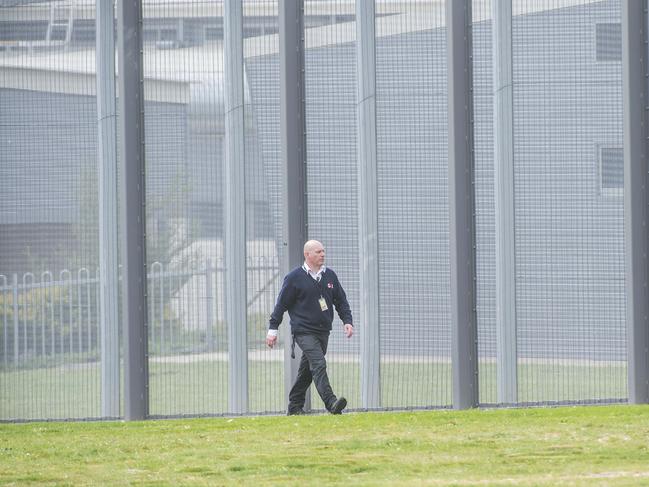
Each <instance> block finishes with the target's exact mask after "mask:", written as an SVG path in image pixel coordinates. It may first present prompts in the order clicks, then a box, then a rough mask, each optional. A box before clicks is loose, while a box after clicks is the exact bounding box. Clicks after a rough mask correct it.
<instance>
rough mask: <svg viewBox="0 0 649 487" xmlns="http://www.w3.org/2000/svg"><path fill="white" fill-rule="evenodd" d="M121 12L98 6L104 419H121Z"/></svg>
mask: <svg viewBox="0 0 649 487" xmlns="http://www.w3.org/2000/svg"><path fill="white" fill-rule="evenodd" d="M114 25H115V10H114V7H113V1H112V0H98V1H97V2H96V52H97V54H96V63H97V125H98V126H97V131H98V134H97V150H98V159H99V184H98V187H99V270H98V272H97V277H98V278H99V284H98V289H99V293H98V295H99V337H98V338H99V342H100V347H101V349H100V350H101V352H100V357H101V415H102V416H103V417H117V416H119V415H120V414H119V407H120V406H119V403H120V357H119V355H120V352H119V306H118V299H119V264H118V256H117V247H118V242H117V238H118V237H117V236H118V231H117V229H118V225H117V134H116V130H117V129H116V119H117V107H116V103H117V101H116V96H117V92H116V83H115V33H114Z"/></svg>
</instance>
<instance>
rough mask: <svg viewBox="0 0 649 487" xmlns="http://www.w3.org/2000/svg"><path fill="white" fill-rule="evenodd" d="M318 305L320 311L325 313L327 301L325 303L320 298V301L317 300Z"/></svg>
mask: <svg viewBox="0 0 649 487" xmlns="http://www.w3.org/2000/svg"><path fill="white" fill-rule="evenodd" d="M318 303H320V309H321V310H322V311H327V310H328V309H329V307H328V306H327V301H325V298H323V297H322V296H320V299H318Z"/></svg>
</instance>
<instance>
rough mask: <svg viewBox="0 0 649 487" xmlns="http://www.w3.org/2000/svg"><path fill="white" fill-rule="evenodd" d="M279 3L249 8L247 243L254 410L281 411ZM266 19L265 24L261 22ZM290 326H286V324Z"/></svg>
mask: <svg viewBox="0 0 649 487" xmlns="http://www.w3.org/2000/svg"><path fill="white" fill-rule="evenodd" d="M245 5H246V4H245V3H244V6H245ZM278 5H279V2H278V1H277V0H263V1H256V2H251V5H250V6H249V7H248V8H246V9H245V10H244V27H246V26H248V25H249V26H250V30H249V31H247V32H245V41H244V42H245V44H244V53H245V74H246V83H247V87H248V98H247V99H246V109H245V110H246V111H245V114H246V192H247V194H248V205H247V210H246V221H247V229H246V234H247V240H248V273H247V278H248V285H247V287H248V294H247V298H246V301H247V303H246V304H247V307H248V360H249V365H248V367H249V381H250V383H249V394H250V409H251V411H255V412H278V411H283V410H284V409H285V408H286V404H285V401H284V366H283V362H284V351H283V346H284V345H286V344H283V343H280V344H279V346H277V347H275V348H274V349H272V350H271V349H269V348H268V347H266V345H265V338H266V330H267V328H268V318H269V317H270V314H271V312H272V311H273V307H274V305H275V298H276V297H277V294H278V292H279V288H280V286H281V283H282V277H283V276H281V275H280V266H279V258H280V250H281V248H282V247H281V242H282V218H281V201H282V200H281V198H282V184H281V170H280V168H281V149H280V146H279V140H280V137H279V131H280V125H279V118H280V116H279V113H280V104H279V32H278V31H279V17H278ZM260 19H263V22H262V21H260ZM284 325H285V326H286V325H287V323H285V324H284Z"/></svg>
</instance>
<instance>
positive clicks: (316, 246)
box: [304, 240, 325, 272]
mask: <svg viewBox="0 0 649 487" xmlns="http://www.w3.org/2000/svg"><path fill="white" fill-rule="evenodd" d="M304 260H305V261H306V264H307V265H308V266H309V267H310V268H311V270H312V271H316V272H317V271H318V269H320V267H322V266H323V265H324V260H325V250H324V247H323V246H322V244H321V243H320V242H318V241H317V240H309V241H308V242H307V243H305V244H304Z"/></svg>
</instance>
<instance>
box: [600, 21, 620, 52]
mask: <svg viewBox="0 0 649 487" xmlns="http://www.w3.org/2000/svg"><path fill="white" fill-rule="evenodd" d="M595 50H596V59H597V62H611V61H617V62H621V61H622V25H621V24H604V23H602V24H596V25H595Z"/></svg>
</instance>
